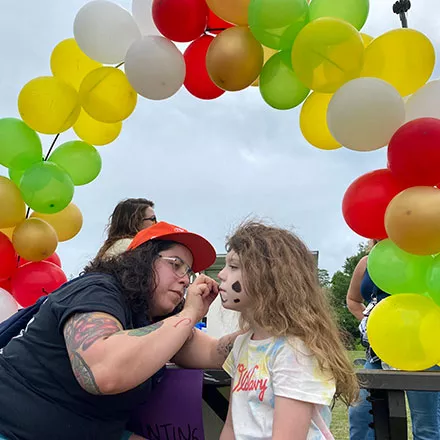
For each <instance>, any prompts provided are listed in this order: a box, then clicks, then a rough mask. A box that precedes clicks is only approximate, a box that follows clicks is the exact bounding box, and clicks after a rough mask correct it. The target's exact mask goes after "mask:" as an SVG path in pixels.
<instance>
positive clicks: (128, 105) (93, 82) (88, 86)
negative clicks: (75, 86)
mask: <svg viewBox="0 0 440 440" xmlns="http://www.w3.org/2000/svg"><path fill="white" fill-rule="evenodd" d="M79 98H80V102H81V105H82V106H83V108H84V110H85V111H86V112H87V113H88V114H89V115H90V116H91V117H92V118H93V119H96V120H97V121H100V122H105V123H109V124H113V123H115V122H120V121H123V120H124V119H127V118H128V117H129V116H130V115H131V114H132V113H133V111H134V109H135V107H136V103H137V93H136V91H135V90H134V89H133V87H132V86H131V85H130V83H129V82H128V79H127V77H126V76H125V73H124V72H122V71H121V70H119V69H116V68H115V67H100V68H99V69H96V70H93V71H91V72H90V73H89V74H88V75H87V76H86V77H85V78H84V80H83V82H82V83H81V87H80V89H79Z"/></svg>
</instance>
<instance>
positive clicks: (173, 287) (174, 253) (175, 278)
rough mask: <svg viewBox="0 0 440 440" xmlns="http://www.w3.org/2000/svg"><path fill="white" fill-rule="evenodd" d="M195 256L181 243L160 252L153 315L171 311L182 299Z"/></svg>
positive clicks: (156, 265)
mask: <svg viewBox="0 0 440 440" xmlns="http://www.w3.org/2000/svg"><path fill="white" fill-rule="evenodd" d="M192 264H193V256H192V254H191V252H190V251H189V249H188V248H187V247H185V246H183V245H181V244H176V245H175V246H173V247H171V248H170V249H167V250H166V251H162V252H160V256H159V258H158V259H157V260H156V262H155V269H156V276H157V287H156V290H155V291H154V293H153V301H152V304H151V305H150V310H151V314H152V316H164V315H167V314H168V313H171V312H172V311H173V310H174V309H175V308H176V307H177V306H178V304H179V303H180V302H181V301H182V299H183V297H184V295H185V289H186V288H187V287H188V285H189V279H190V276H191V274H192V271H191V266H192Z"/></svg>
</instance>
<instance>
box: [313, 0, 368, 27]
mask: <svg viewBox="0 0 440 440" xmlns="http://www.w3.org/2000/svg"><path fill="white" fill-rule="evenodd" d="M369 10H370V1H369V0H312V1H311V2H310V5H309V14H310V21H313V20H316V19H317V18H322V17H331V18H340V19H341V20H345V21H347V22H348V23H350V24H352V25H353V26H354V27H355V28H356V29H357V30H358V31H359V30H361V29H362V27H363V25H364V24H365V22H366V21H367V17H368V12H369Z"/></svg>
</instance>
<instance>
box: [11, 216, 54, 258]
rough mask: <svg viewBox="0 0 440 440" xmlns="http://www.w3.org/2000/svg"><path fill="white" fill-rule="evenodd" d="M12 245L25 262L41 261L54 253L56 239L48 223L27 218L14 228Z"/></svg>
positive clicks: (38, 219)
mask: <svg viewBox="0 0 440 440" xmlns="http://www.w3.org/2000/svg"><path fill="white" fill-rule="evenodd" d="M12 244H13V245H14V248H15V251H16V252H17V254H18V255H20V257H23V258H24V259H25V260H28V261H42V260H44V259H46V258H48V257H50V256H51V255H52V254H53V253H54V252H55V250H56V248H57V246H58V239H57V234H56V232H55V229H54V228H53V227H52V226H51V225H49V223H47V222H45V221H44V220H42V219H40V218H28V219H27V220H25V221H24V222H22V223H20V224H19V225H18V226H17V227H16V228H15V231H14V234H13V235H12Z"/></svg>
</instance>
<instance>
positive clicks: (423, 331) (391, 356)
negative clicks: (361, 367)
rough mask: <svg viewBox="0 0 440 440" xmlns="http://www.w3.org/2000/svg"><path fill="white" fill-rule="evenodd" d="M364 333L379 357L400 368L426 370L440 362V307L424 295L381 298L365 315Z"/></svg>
mask: <svg viewBox="0 0 440 440" xmlns="http://www.w3.org/2000/svg"><path fill="white" fill-rule="evenodd" d="M367 334H368V340H369V342H370V344H371V348H372V349H373V350H374V352H375V353H376V354H377V355H378V356H379V357H380V359H382V360H383V361H384V362H386V363H387V364H389V365H391V366H392V367H394V368H397V369H399V370H408V371H419V370H426V369H427V368H430V367H432V366H434V365H436V364H437V363H438V362H439V361H440V345H439V344H438V335H439V334H440V308H439V307H438V306H436V304H435V303H434V301H432V300H431V299H430V298H427V297H426V296H424V295H414V294H399V295H392V296H389V297H388V298H385V299H383V300H382V301H381V302H380V303H379V304H378V305H377V306H376V307H375V308H374V309H373V311H372V312H371V315H370V317H369V318H368V323H367Z"/></svg>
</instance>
